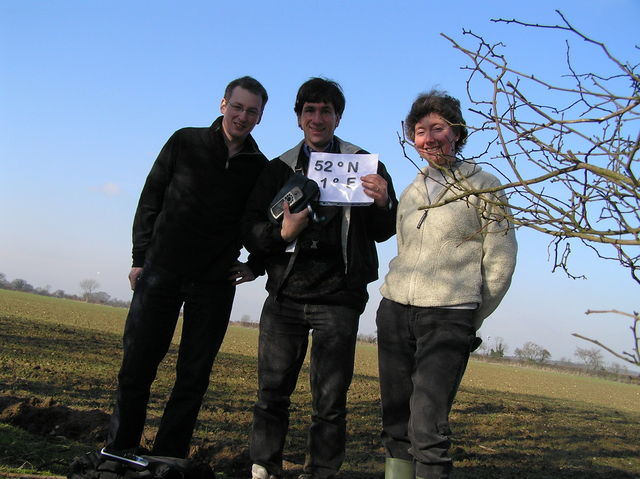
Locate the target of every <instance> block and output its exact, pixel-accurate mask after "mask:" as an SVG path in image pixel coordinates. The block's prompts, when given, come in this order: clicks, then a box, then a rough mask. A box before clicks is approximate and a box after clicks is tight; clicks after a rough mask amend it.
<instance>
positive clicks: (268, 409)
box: [250, 295, 360, 477]
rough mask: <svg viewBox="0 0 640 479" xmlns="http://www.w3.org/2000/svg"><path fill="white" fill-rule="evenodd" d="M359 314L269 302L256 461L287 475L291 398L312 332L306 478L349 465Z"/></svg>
mask: <svg viewBox="0 0 640 479" xmlns="http://www.w3.org/2000/svg"><path fill="white" fill-rule="evenodd" d="M359 317H360V312H359V311H357V310H355V309H352V308H348V307H344V306H336V305H315V304H300V303H296V302H293V301H289V300H286V299H283V300H282V301H276V300H275V299H274V298H273V297H272V296H271V295H270V296H269V297H268V298H267V300H266V302H265V304H264V308H263V309H262V316H261V318H260V342H259V348H258V400H257V402H256V405H255V408H254V412H253V429H252V432H251V449H250V452H251V459H252V460H253V462H254V463H255V464H260V465H261V466H263V467H265V468H266V469H267V470H268V471H269V473H270V474H275V475H281V474H282V451H283V449H284V443H285V437H286V435H287V430H288V427H289V405H290V403H291V401H290V399H289V398H290V396H291V394H292V393H293V391H294V389H295V386H296V382H297V379H298V374H299V373H300V368H301V367H302V363H303V361H304V358H305V355H306V352H307V345H308V343H309V331H310V330H312V345H311V367H310V383H311V395H312V401H313V403H312V417H311V427H310V428H309V435H308V443H307V449H308V450H307V459H306V461H305V472H307V473H310V474H313V475H314V477H332V476H333V475H335V474H336V473H337V472H338V470H339V469H340V466H341V464H342V461H343V460H344V451H345V440H346V414H347V409H346V403H347V390H348V389H349V385H350V384H351V378H352V377H353V361H354V354H355V343H356V337H357V334H358V318H359Z"/></svg>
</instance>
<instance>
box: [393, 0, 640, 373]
mask: <svg viewBox="0 0 640 479" xmlns="http://www.w3.org/2000/svg"><path fill="white" fill-rule="evenodd" d="M556 12H557V13H558V15H559V17H560V20H561V21H560V23H559V24H556V25H541V24H531V23H525V22H522V21H519V20H508V19H494V20H492V21H494V22H497V23H503V24H507V25H517V26H520V27H525V28H528V29H534V30H538V31H541V30H542V31H547V32H548V31H556V32H557V31H560V32H565V33H566V34H568V35H569V37H570V38H575V39H576V40H579V41H580V42H584V43H585V44H586V45H588V46H590V47H592V48H593V52H592V54H593V55H600V56H602V58H603V59H604V60H605V64H606V66H605V67H604V70H605V71H600V72H587V73H581V72H579V71H578V70H577V68H576V66H574V63H573V59H572V55H571V45H570V43H569V41H567V42H566V71H565V72H563V73H564V74H561V75H559V76H558V77H557V78H553V79H546V78H542V77H540V76H538V75H536V74H533V73H529V72H523V71H519V70H517V69H515V68H514V67H512V64H510V62H509V60H508V58H507V57H506V56H505V55H504V54H503V53H502V52H503V47H504V45H503V44H502V43H494V44H492V43H489V42H487V41H486V40H485V39H484V38H483V37H481V36H479V35H476V34H474V33H472V32H471V31H465V30H463V35H464V36H465V37H466V38H468V39H470V41H471V44H472V45H471V46H463V45H462V43H461V42H458V41H456V40H454V39H452V38H450V37H449V36H447V35H444V34H443V36H444V37H445V38H446V39H447V40H448V41H449V42H451V44H452V45H453V47H454V48H455V49H456V50H458V51H460V52H462V53H463V54H464V55H466V57H467V60H468V63H467V64H466V65H465V66H464V67H463V69H466V70H467V71H468V72H469V77H468V80H467V94H468V98H469V101H470V102H471V104H472V108H471V112H473V113H474V114H475V115H476V117H479V118H480V121H479V122H478V124H477V125H476V126H473V125H466V126H467V128H468V129H469V131H470V137H472V136H474V135H475V136H476V137H479V139H481V140H482V143H483V144H486V145H487V148H486V150H485V151H483V152H481V153H480V154H479V155H477V156H475V157H469V158H463V160H468V161H470V160H474V161H476V162H477V163H478V164H481V165H482V166H483V167H485V168H488V169H492V170H494V171H495V173H496V175H497V176H498V177H500V178H502V180H503V181H502V182H503V185H502V186H500V187H496V188H492V189H486V190H473V191H472V190H469V189H467V190H465V189H464V188H463V187H461V188H459V189H458V190H457V191H458V194H457V195H456V196H455V197H451V198H449V199H447V200H445V201H443V202H440V203H437V204H433V205H430V206H425V208H437V207H439V206H442V205H443V204H447V203H449V202H452V201H457V200H463V201H467V202H468V203H469V204H470V205H471V206H473V205H476V204H481V205H484V206H483V208H484V210H483V211H481V214H483V215H484V216H486V217H487V219H488V220H493V219H495V217H492V216H491V215H488V214H487V213H486V212H487V211H490V210H496V209H498V210H502V212H503V215H502V217H500V218H498V219H502V218H504V217H505V216H506V218H507V219H508V220H509V221H510V223H511V224H512V225H515V226H516V227H526V228H531V229H533V230H536V231H538V232H541V233H544V234H547V235H550V236H551V238H552V239H551V242H550V245H549V250H550V256H551V257H552V260H553V262H554V266H553V269H554V271H555V270H556V269H560V270H563V271H565V272H566V274H567V275H569V277H572V278H576V277H577V276H575V275H574V274H573V273H572V272H571V270H570V268H569V266H568V259H569V257H570V253H571V246H572V245H574V244H576V243H578V244H582V245H585V246H586V247H587V248H589V249H590V250H591V251H593V253H594V254H595V255H596V256H597V257H598V258H601V259H603V260H611V261H615V262H617V263H619V264H620V265H621V266H622V267H624V268H626V269H628V271H629V273H630V276H631V279H632V280H633V281H635V282H636V283H638V284H640V273H639V268H640V248H639V246H640V180H639V176H638V175H639V173H640V171H639V170H640V168H639V164H638V163H639V158H638V150H639V149H640V133H639V131H640V130H639V128H638V125H639V124H640V76H639V75H638V63H634V64H632V63H629V62H623V61H621V60H619V59H618V58H616V56H614V55H613V54H612V53H611V52H610V51H609V49H608V48H607V46H606V45H605V44H604V43H602V42H599V41H597V40H594V39H592V38H590V37H589V36H587V35H585V34H583V33H582V32H580V31H579V30H578V29H576V28H575V27H574V26H573V25H572V24H571V23H570V22H569V21H568V20H567V19H566V18H565V17H564V15H562V13H561V12H560V11H556ZM637 48H638V47H636V49H637ZM590 66H591V65H590ZM487 88H488V93H486V92H487ZM470 123H473V121H472V122H470ZM406 142H407V140H406V139H403V138H401V144H402V147H403V149H404V148H405V143H406ZM405 156H407V155H406V150H405ZM407 157H408V156H407ZM454 179H455V178H454ZM472 198H476V199H477V198H479V199H480V200H481V201H480V202H477V201H472ZM622 314H625V315H627V316H630V317H632V318H634V324H633V326H632V328H631V329H632V332H633V335H634V343H633V348H634V349H633V352H631V353H629V352H622V353H616V352H614V351H613V350H612V349H611V348H609V347H607V346H605V345H603V344H601V343H600V342H598V341H597V340H595V339H591V338H586V337H583V336H580V335H576V336H578V337H579V338H581V339H584V340H587V341H591V342H592V343H594V344H597V345H598V346H600V347H603V348H604V349H605V350H607V351H609V352H611V353H613V354H615V355H616V356H617V357H619V358H621V359H624V360H625V361H628V362H630V363H632V364H636V365H640V350H639V344H640V338H639V337H638V328H637V324H638V314H637V313H633V314H631V313H622Z"/></svg>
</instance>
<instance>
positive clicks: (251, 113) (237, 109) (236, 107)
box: [229, 103, 260, 118]
mask: <svg viewBox="0 0 640 479" xmlns="http://www.w3.org/2000/svg"><path fill="white" fill-rule="evenodd" d="M229 108H231V111H232V112H233V113H237V114H240V113H242V112H243V111H244V112H246V113H247V116H248V117H249V118H257V117H258V115H259V114H260V112H259V111H258V110H257V109H256V108H245V107H244V105H243V104H242V103H229Z"/></svg>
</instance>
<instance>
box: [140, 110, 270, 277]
mask: <svg viewBox="0 0 640 479" xmlns="http://www.w3.org/2000/svg"><path fill="white" fill-rule="evenodd" d="M266 164H267V159H266V158H265V156H264V155H263V154H262V153H261V152H260V150H259V149H258V145H257V144H256V142H255V141H254V140H253V138H252V137H251V136H248V137H247V139H246V141H245V144H244V147H243V149H242V151H240V153H238V154H237V155H235V156H233V157H232V158H228V149H227V146H226V144H225V142H224V138H223V131H222V117H219V118H217V119H216V120H215V121H214V122H213V124H212V125H211V126H210V127H208V128H182V129H180V130H178V131H176V132H175V133H174V134H173V135H172V136H171V138H169V140H168V141H167V143H166V144H165V145H164V147H163V148H162V151H161V152H160V154H159V155H158V158H157V159H156V161H155V163H154V164H153V167H152V168H151V172H150V173H149V176H148V177H147V181H146V183H145V185H144V189H143V190H142V194H141V195H140V201H139V203H138V209H137V211H136V215H135V219H134V223H133V266H143V265H144V264H145V263H151V264H154V265H159V266H161V267H162V268H165V269H167V270H169V271H171V272H173V273H176V274H181V275H185V276H187V277H189V278H193V279H224V278H226V277H227V276H228V274H229V273H228V270H229V268H230V267H231V266H232V264H233V263H234V262H235V261H236V260H237V258H238V256H239V254H240V249H241V241H240V220H241V217H242V213H243V211H244V208H245V204H246V201H247V198H248V196H249V194H250V193H251V191H252V189H253V185H254V183H255V181H256V179H257V178H258V175H259V174H260V172H261V171H262V169H263V168H264V166H265V165H266ZM249 262H250V266H251V267H252V269H253V270H254V272H256V273H257V274H261V273H262V271H261V267H260V266H259V265H257V264H256V263H255V262H254V260H253V259H251V258H250V261H249Z"/></svg>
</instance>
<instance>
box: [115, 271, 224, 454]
mask: <svg viewBox="0 0 640 479" xmlns="http://www.w3.org/2000/svg"><path fill="white" fill-rule="evenodd" d="M234 295H235V286H233V285H232V284H231V283H230V282H228V281H226V280H225V281H193V280H188V279H185V278H183V277H181V276H177V275H175V274H172V273H170V272H168V271H166V270H164V269H161V268H158V267H154V266H151V265H146V266H145V268H144V270H143V274H142V275H141V277H140V278H139V279H138V282H137V284H136V289H135V292H134V295H133V299H132V302H131V307H130V309H129V315H128V316H127V321H126V324H125V330H124V337H123V349H124V350H123V359H122V366H121V369H120V373H119V375H118V391H117V394H116V404H115V408H114V412H113V414H112V416H111V422H110V425H109V433H108V436H107V444H108V445H109V446H110V447H112V448H113V449H129V448H133V447H137V446H138V445H139V444H140V439H141V436H142V431H143V428H144V423H145V419H146V409H147V403H148V401H149V393H150V388H151V384H152V383H153V381H154V379H155V377H156V373H157V369H158V366H159V364H160V362H161V361H162V359H163V358H164V356H165V355H166V353H167V351H168V349H169V346H170V344H171V339H172V337H173V333H174V331H175V327H176V323H177V320H178V315H179V313H180V309H181V308H182V307H184V310H183V326H182V335H181V336H182V337H181V339H180V346H179V352H178V360H177V364H176V381H175V384H174V386H173V390H172V392H171V396H170V398H169V400H168V402H167V404H166V406H165V409H164V414H163V416H162V420H161V422H160V426H159V429H158V433H157V435H156V438H155V441H154V445H153V451H152V453H153V454H156V455H161V456H172V457H186V456H187V454H188V452H189V442H190V441H191V436H192V434H193V430H194V427H195V423H196V418H197V416H198V412H199V411H200V405H201V403H202V398H203V396H204V394H205V392H206V390H207V387H208V385H209V375H210V373H211V368H212V366H213V361H214V359H215V357H216V355H217V353H218V350H219V349H220V345H221V344H222V340H223V339H224V335H225V333H226V330H227V326H228V324H229V316H230V314H231V305H232V303H233V297H234Z"/></svg>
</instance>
